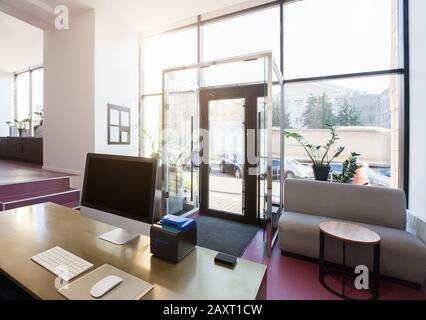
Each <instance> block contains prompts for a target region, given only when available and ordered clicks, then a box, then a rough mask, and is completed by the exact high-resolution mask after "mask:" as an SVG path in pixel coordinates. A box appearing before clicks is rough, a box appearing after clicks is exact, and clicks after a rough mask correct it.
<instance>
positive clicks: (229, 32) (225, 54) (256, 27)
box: [202, 6, 281, 64]
mask: <svg viewBox="0 0 426 320" xmlns="http://www.w3.org/2000/svg"><path fill="white" fill-rule="evenodd" d="M202 32H203V43H202V45H203V50H202V52H203V57H202V58H203V60H204V61H213V60H217V59H224V58H230V57H237V56H243V55H247V54H252V53H259V52H265V51H271V50H272V51H273V54H274V59H275V60H276V63H277V64H278V63H279V62H280V58H279V57H280V51H281V50H280V8H279V6H275V7H272V8H269V9H264V10H260V11H255V12H252V13H248V14H245V15H239V16H236V17H235V18H230V19H224V20H218V21H215V22H208V23H205V24H204V25H203V28H202Z"/></svg>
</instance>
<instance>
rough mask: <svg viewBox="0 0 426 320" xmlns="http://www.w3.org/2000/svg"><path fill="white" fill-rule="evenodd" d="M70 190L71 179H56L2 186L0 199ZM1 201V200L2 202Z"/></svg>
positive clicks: (0, 187) (0, 186)
mask: <svg viewBox="0 0 426 320" xmlns="http://www.w3.org/2000/svg"><path fill="white" fill-rule="evenodd" d="M69 189H70V177H68V176H64V177H55V178H48V179H42V180H36V181H28V182H22V183H16V184H7V185H0V199H1V198H3V197H7V196H9V195H29V194H32V193H34V192H38V191H41V190H43V191H45V190H54V191H55V192H58V190H59V191H67V190H69ZM0 201H1V200H0Z"/></svg>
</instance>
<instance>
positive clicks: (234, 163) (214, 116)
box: [206, 99, 245, 215]
mask: <svg viewBox="0 0 426 320" xmlns="http://www.w3.org/2000/svg"><path fill="white" fill-rule="evenodd" d="M244 106H245V99H227V100H212V101H209V104H208V113H209V114H208V118H209V142H210V143H209V163H210V168H209V179H208V180H209V190H208V193H209V194H208V197H209V202H208V208H209V210H215V211H221V212H226V213H230V214H236V215H243V214H244V174H243V173H244V165H245V157H244V154H245V150H244V123H245V110H244ZM206 111H207V110H206Z"/></svg>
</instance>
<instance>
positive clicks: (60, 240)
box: [0, 203, 266, 300]
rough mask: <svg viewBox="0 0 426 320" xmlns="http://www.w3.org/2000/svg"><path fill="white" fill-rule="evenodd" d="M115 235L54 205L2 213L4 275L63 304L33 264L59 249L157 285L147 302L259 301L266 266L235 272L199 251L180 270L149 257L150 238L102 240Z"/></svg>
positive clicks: (48, 277)
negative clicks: (116, 242)
mask: <svg viewBox="0 0 426 320" xmlns="http://www.w3.org/2000/svg"><path fill="white" fill-rule="evenodd" d="M112 229H114V228H113V227H111V226H108V225H105V224H103V223H100V222H97V221H93V220H89V219H86V218H83V217H81V216H80V214H79V212H76V211H74V210H71V209H68V208H64V207H62V206H58V205H55V204H50V203H49V204H41V205H35V206H30V207H26V208H20V209H15V210H10V211H6V212H2V213H0V271H1V272H3V273H4V274H6V275H7V276H9V277H10V278H12V279H14V280H15V282H17V283H18V284H19V285H20V286H22V287H23V288H24V289H25V290H26V291H28V292H29V293H31V294H32V295H33V296H34V297H36V298H38V299H43V300H57V299H61V300H62V299H64V298H63V297H62V296H61V295H60V294H59V293H58V292H57V290H56V288H55V285H54V282H55V276H54V275H53V274H51V273H50V272H49V271H47V270H45V269H44V268H42V267H40V266H39V265H37V264H36V263H34V262H32V261H31V260H30V258H31V257H32V256H34V255H36V254H38V253H41V252H43V251H45V250H48V249H50V248H53V247H55V246H60V247H62V248H64V249H66V250H68V251H70V252H72V253H74V254H76V255H77V256H79V257H81V258H83V259H85V260H87V261H89V262H91V263H93V264H94V265H95V267H96V268H97V267H100V266H102V265H104V264H110V265H113V266H114V267H116V268H119V269H121V270H123V271H125V272H128V273H130V274H133V275H134V276H136V277H139V278H141V279H143V280H145V281H147V282H149V283H151V284H153V285H154V290H152V291H151V292H150V293H149V294H148V295H146V296H145V297H144V299H157V300H169V299H170V300H175V299H176V300H220V299H224V300H228V299H229V300H234V299H235V300H251V299H255V298H256V297H257V296H258V293H259V290H260V288H261V285H262V281H263V280H264V277H265V278H266V266H264V265H261V264H257V263H253V262H250V261H246V260H242V259H239V260H238V264H237V266H236V267H235V269H234V270H231V269H228V268H224V267H220V266H217V265H215V264H214V257H215V255H216V254H217V253H216V252H214V251H212V250H208V249H204V248H200V247H197V248H196V249H195V250H194V251H193V252H192V253H191V254H189V255H188V256H187V257H186V258H185V259H184V260H183V261H182V262H180V263H179V264H173V263H170V262H167V261H164V260H161V259H158V258H156V257H154V256H152V255H151V253H150V246H149V238H147V237H140V238H139V239H137V240H135V241H132V242H131V243H129V244H127V245H125V246H121V247H120V246H116V245H114V244H111V243H109V242H106V241H103V240H101V239H99V238H98V235H99V234H102V233H104V232H107V231H110V230H112Z"/></svg>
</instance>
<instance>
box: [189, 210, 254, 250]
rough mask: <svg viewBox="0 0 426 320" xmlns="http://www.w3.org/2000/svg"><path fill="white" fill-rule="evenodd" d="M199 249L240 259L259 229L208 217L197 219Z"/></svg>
mask: <svg viewBox="0 0 426 320" xmlns="http://www.w3.org/2000/svg"><path fill="white" fill-rule="evenodd" d="M196 220H197V228H198V245H199V246H200V247H204V248H208V249H211V250H215V251H219V252H223V253H227V254H230V255H233V256H236V257H241V256H242V255H243V253H244V251H245V249H246V248H247V247H248V245H249V244H250V242H251V241H252V240H253V238H254V236H255V235H256V234H257V232H258V231H259V227H256V226H252V225H247V224H243V223H239V222H233V221H228V220H224V219H218V218H213V217H208V216H200V217H198V218H197V219H196Z"/></svg>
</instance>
